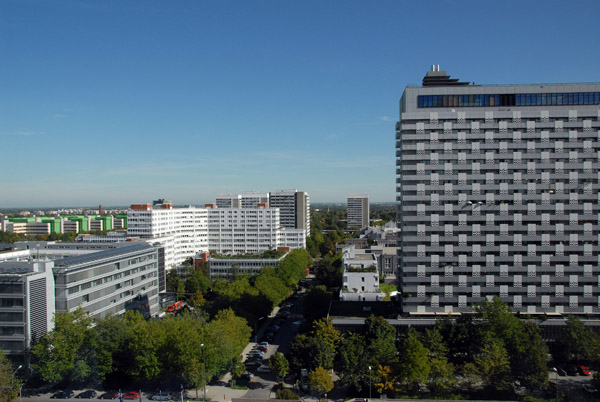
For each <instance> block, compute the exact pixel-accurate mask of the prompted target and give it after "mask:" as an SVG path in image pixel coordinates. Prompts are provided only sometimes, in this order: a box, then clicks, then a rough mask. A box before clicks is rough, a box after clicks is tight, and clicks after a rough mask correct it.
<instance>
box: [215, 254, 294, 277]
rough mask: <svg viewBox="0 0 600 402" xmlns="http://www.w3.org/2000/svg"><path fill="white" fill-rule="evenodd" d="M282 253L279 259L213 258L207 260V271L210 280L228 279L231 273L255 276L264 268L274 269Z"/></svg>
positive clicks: (282, 257)
mask: <svg viewBox="0 0 600 402" xmlns="http://www.w3.org/2000/svg"><path fill="white" fill-rule="evenodd" d="M286 255H287V253H284V254H283V255H282V256H281V257H279V258H261V257H258V256H257V257H244V258H239V257H221V256H219V257H213V256H210V257H209V258H208V270H209V272H210V279H216V278H219V277H229V276H231V275H232V274H233V273H238V274H246V275H257V274H259V273H260V271H261V269H263V268H264V267H274V266H275V265H277V263H278V262H279V261H281V260H282V259H284V258H285V256H286Z"/></svg>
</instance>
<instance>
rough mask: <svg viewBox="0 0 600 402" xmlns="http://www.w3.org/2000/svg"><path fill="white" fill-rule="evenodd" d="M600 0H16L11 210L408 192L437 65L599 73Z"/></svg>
mask: <svg viewBox="0 0 600 402" xmlns="http://www.w3.org/2000/svg"><path fill="white" fill-rule="evenodd" d="M598 15H600V1H598V0H589V1H587V0H586V1H583V0H579V1H578V0H574V1H573V0H571V1H564V0H561V1H552V0H539V1H525V0H518V1H511V0H508V1H485V0H473V1H460V0H448V1H436V0H430V1H421V0H420V1H401V0H394V1H391V0H387V1H377V0H373V1H367V0H360V1H352V0H348V1H342V0H336V1H331V0H315V1H312V0H302V1H299V0H298V1H290V0H272V1H268V0H237V1H235V0H231V1H228V0H221V1H217V0H214V1H204V0H196V1H191V0H190V1H183V0H182V1H175V0H173V1H167V0H161V1H154V0H127V1H123V0H118V1H117V0H101V1H100V0H98V1H91V0H86V1H83V0H47V1H43V0H36V1H33V0H0V208H2V207H21V206H22V207H32V206H94V205H98V204H102V205H105V206H110V205H129V204H131V203H142V202H150V201H151V200H152V199H156V198H168V199H171V200H172V201H173V202H174V203H175V204H188V203H189V204H203V203H205V202H214V199H215V196H216V195H217V194H219V193H240V192H244V191H247V190H259V191H263V192H267V191H274V190H277V189H282V188H284V189H287V188H297V189H299V190H303V191H307V192H308V193H309V194H310V195H311V200H312V202H313V203H316V202H333V201H345V199H346V195H347V194H348V193H364V194H369V195H370V197H371V201H372V202H378V201H382V202H383V201H393V200H394V199H395V166H394V164H395V156H394V154H395V149H394V135H395V131H394V125H395V122H396V121H397V120H398V118H399V116H398V114H399V112H398V101H399V99H400V96H401V95H402V91H403V89H404V87H405V86H406V85H420V82H421V80H422V78H423V76H424V74H425V73H426V72H427V71H428V70H429V69H430V66H431V64H439V65H440V67H441V70H446V71H448V73H449V74H450V75H452V76H453V77H454V78H460V79H461V80H463V81H471V82H476V83H477V84H510V83H537V82H548V83H551V82H592V81H594V82H597V81H600V77H599V76H598V72H599V71H600V70H599V66H600V60H599V59H600V24H598Z"/></svg>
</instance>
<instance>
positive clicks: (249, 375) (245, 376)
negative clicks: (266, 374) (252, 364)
mask: <svg viewBox="0 0 600 402" xmlns="http://www.w3.org/2000/svg"><path fill="white" fill-rule="evenodd" d="M252 377H254V374H252V373H251V372H249V371H245V372H244V373H243V374H242V375H241V376H240V378H241V379H242V380H245V381H250V380H251V379H252Z"/></svg>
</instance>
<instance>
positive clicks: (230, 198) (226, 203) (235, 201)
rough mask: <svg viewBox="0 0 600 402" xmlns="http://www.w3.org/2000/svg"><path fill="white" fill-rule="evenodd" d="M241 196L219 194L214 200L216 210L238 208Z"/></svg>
mask: <svg viewBox="0 0 600 402" xmlns="http://www.w3.org/2000/svg"><path fill="white" fill-rule="evenodd" d="M241 200H242V196H241V195H239V194H235V195H234V194H219V195H217V199H216V200H215V201H216V202H215V204H216V205H217V208H239V207H240V206H241V203H242V202H241Z"/></svg>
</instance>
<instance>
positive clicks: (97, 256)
mask: <svg viewBox="0 0 600 402" xmlns="http://www.w3.org/2000/svg"><path fill="white" fill-rule="evenodd" d="M152 249H154V247H152V246H151V245H149V244H148V243H145V242H139V243H133V244H131V243H130V245H129V246H127V247H118V248H111V249H108V250H101V251H98V252H95V253H89V254H84V255H78V256H73V257H67V258H63V259H61V260H56V261H55V262H54V267H70V266H74V265H80V264H86V263H89V262H94V261H99V260H103V259H106V258H110V257H116V256H119V255H123V254H128V253H134V252H137V251H144V250H152Z"/></svg>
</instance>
